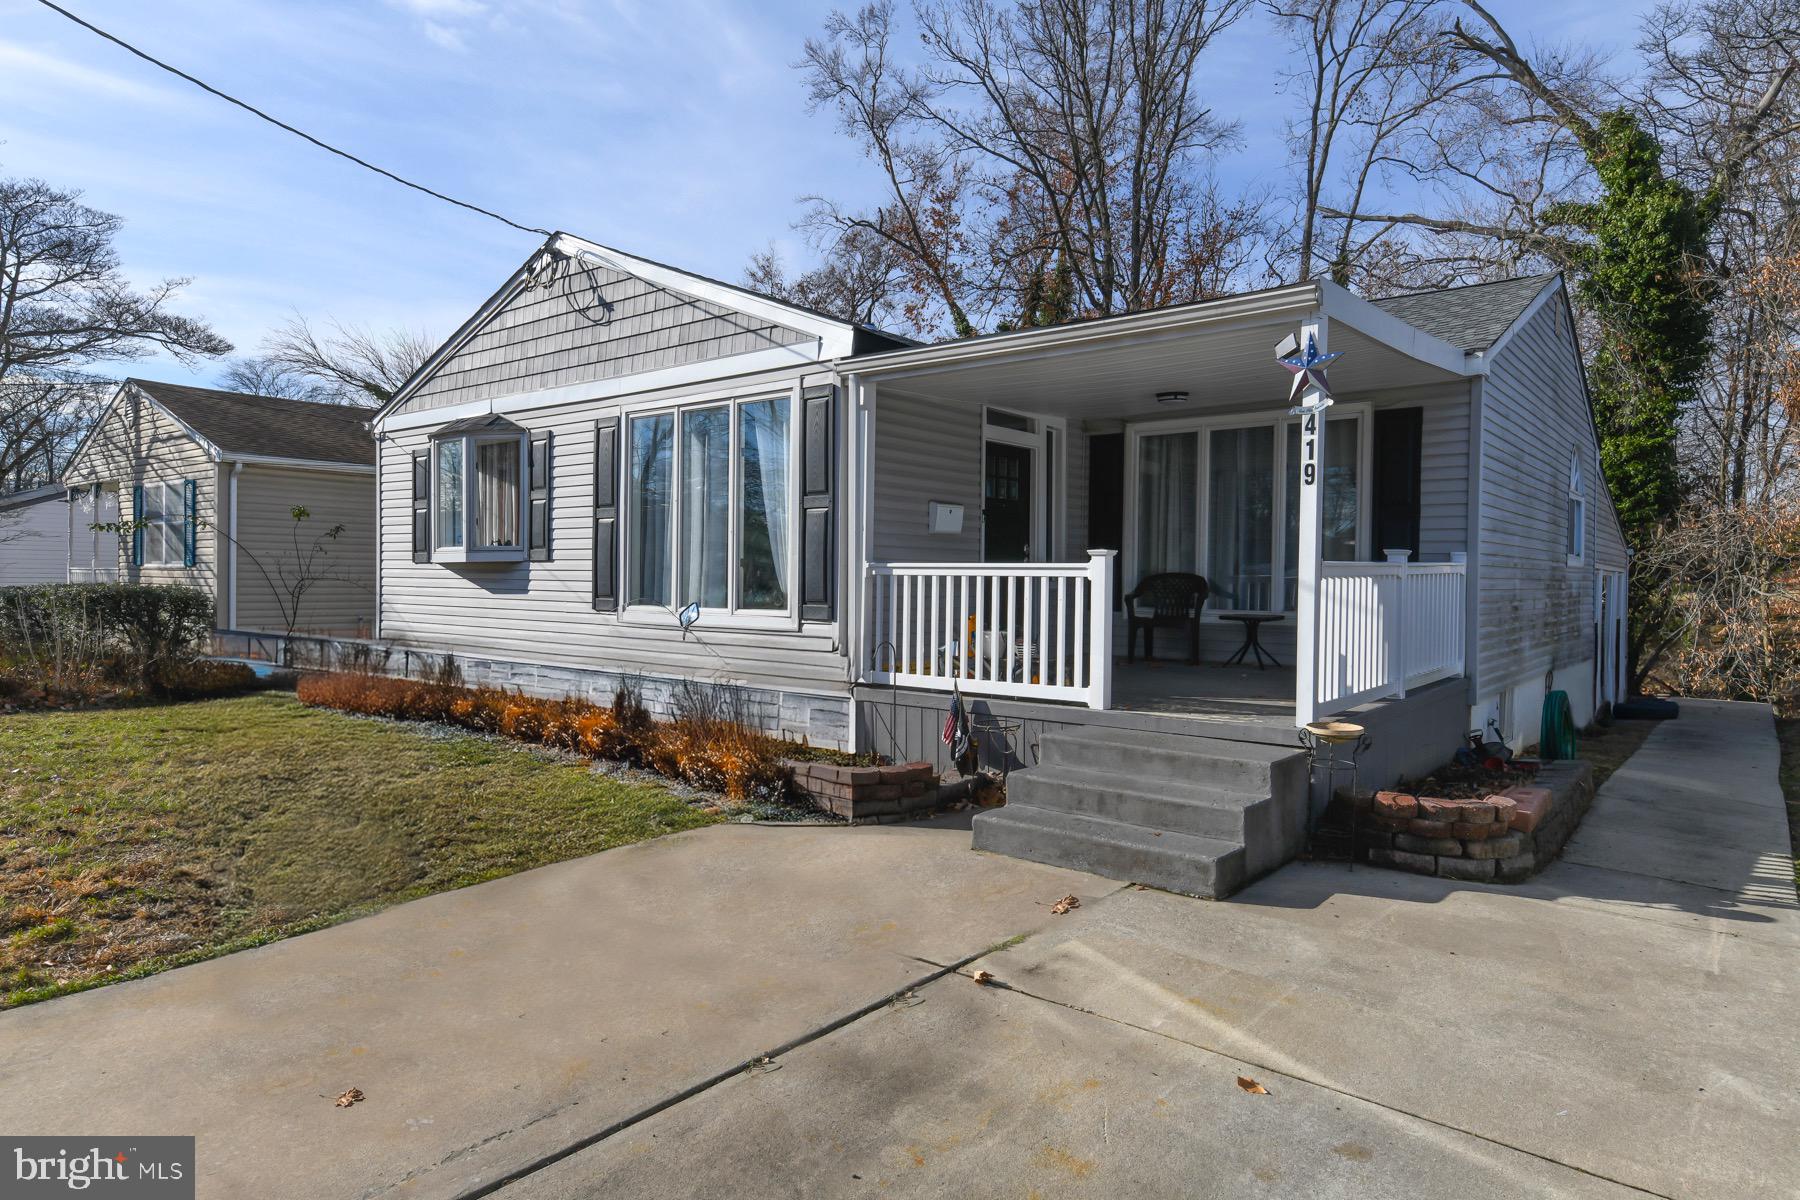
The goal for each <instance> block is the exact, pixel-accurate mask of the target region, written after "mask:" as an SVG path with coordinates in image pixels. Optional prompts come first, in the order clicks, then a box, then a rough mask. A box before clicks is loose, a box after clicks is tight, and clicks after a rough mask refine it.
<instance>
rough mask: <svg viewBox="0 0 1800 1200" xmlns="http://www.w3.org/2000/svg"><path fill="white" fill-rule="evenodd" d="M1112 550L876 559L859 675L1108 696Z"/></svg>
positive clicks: (1071, 696)
mask: <svg viewBox="0 0 1800 1200" xmlns="http://www.w3.org/2000/svg"><path fill="white" fill-rule="evenodd" d="M1115 553H1116V552H1115V551H1112V550H1092V551H1089V558H1088V561H1087V562H1085V563H870V564H869V573H868V586H867V591H866V595H865V608H864V615H865V636H864V639H863V651H862V654H863V662H862V672H861V677H862V681H863V682H865V683H878V684H890V685H894V686H898V687H913V688H928V689H931V690H934V691H943V692H948V691H950V690H951V687H952V686H953V685H954V686H956V687H959V688H960V689H961V690H963V691H965V692H968V693H970V694H973V695H985V696H1029V697H1031V698H1032V699H1035V700H1070V701H1075V702H1077V703H1081V704H1086V705H1087V706H1088V707H1089V708H1105V707H1107V705H1108V704H1109V703H1110V702H1111V700H1112V603H1111V601H1112V573H1113V559H1114V556H1115Z"/></svg>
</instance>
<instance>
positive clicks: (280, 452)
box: [126, 379, 375, 466]
mask: <svg viewBox="0 0 1800 1200" xmlns="http://www.w3.org/2000/svg"><path fill="white" fill-rule="evenodd" d="M126 382H127V383H130V384H131V385H133V386H134V387H137V388H139V389H140V390H142V391H143V392H145V393H146V394H147V395H149V396H150V397H151V398H152V399H154V400H155V401H156V402H157V403H158V404H160V405H162V406H163V407H164V408H166V409H168V410H169V411H170V412H171V413H173V414H174V415H175V417H176V418H177V419H179V420H180V421H181V422H182V423H183V424H185V425H187V426H188V427H189V428H190V429H192V430H193V431H194V432H195V433H198V434H199V435H200V436H201V437H203V438H205V439H206V440H207V441H209V442H211V443H212V444H213V445H215V446H217V447H218V448H219V450H220V452H221V453H223V454H225V455H227V456H229V455H232V454H255V455H261V456H264V457H268V458H296V459H306V460H309V461H313V462H331V463H359V464H366V465H370V466H372V465H374V462H375V435H374V434H373V433H372V432H371V431H370V429H369V418H370V417H371V416H373V415H374V413H373V410H371V409H366V408H355V407H351V406H349V405H344V404H319V403H316V402H314V401H311V400H283V399H279V398H277V397H275V396H254V395H251V394H249V393H248V392H222V391H218V390H216V389H214V388H202V387H189V386H188V385H186V384H179V383H158V382H156V381H155V380H150V379H130V380H127V381H126Z"/></svg>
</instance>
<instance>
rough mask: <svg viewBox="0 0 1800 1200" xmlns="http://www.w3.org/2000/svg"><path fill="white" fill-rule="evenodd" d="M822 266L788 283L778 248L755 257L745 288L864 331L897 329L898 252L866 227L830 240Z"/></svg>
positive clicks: (748, 269)
mask: <svg viewBox="0 0 1800 1200" xmlns="http://www.w3.org/2000/svg"><path fill="white" fill-rule="evenodd" d="M827 240H828V242H829V244H828V246H827V248H826V255H825V259H824V261H823V262H821V263H820V264H819V265H818V266H816V267H814V268H812V269H811V270H809V271H805V272H803V273H801V274H800V275H797V276H793V277H791V278H790V277H789V275H788V274H787V268H786V264H785V263H783V262H782V259H781V255H780V254H779V253H778V252H777V251H776V250H775V248H774V247H773V246H770V247H769V248H768V249H766V250H763V251H761V252H759V253H757V254H753V255H751V256H750V264H749V266H748V267H746V268H745V270H744V285H745V286H746V287H750V288H753V289H755V290H757V291H760V292H763V293H766V294H767V295H771V296H774V297H776V298H777V299H780V300H786V301H788V302H789V303H792V304H800V305H804V306H805V307H807V308H813V309H817V310H818V311H820V312H823V313H829V314H830V315H832V316H834V317H837V318H839V319H841V320H845V321H851V322H854V323H856V324H860V325H882V326H885V325H888V324H891V323H896V322H898V321H899V320H900V319H902V318H901V317H900V314H899V313H898V312H897V311H896V310H895V307H894V297H895V294H896V292H897V291H898V290H899V287H900V284H899V275H900V273H901V272H902V270H903V269H904V268H903V265H902V263H901V256H900V252H899V250H898V249H897V248H896V247H895V246H894V244H893V243H892V242H890V241H888V240H887V239H885V238H882V237H878V236H876V235H874V234H872V233H870V232H869V231H868V230H867V229H864V228H862V227H861V226H852V227H851V228H849V229H846V230H843V231H841V232H835V231H834V232H833V233H832V234H830V235H829V236H828V239H827Z"/></svg>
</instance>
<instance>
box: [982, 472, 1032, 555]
mask: <svg viewBox="0 0 1800 1200" xmlns="http://www.w3.org/2000/svg"><path fill="white" fill-rule="evenodd" d="M1032 457H1033V452H1032V450H1031V448H1030V447H1029V446H1012V445H1008V444H1007V443H1005V442H988V443H987V464H986V472H985V487H984V490H985V494H984V495H983V496H982V507H981V538H982V545H981V557H982V561H984V562H1029V561H1031V496H1032V490H1031V489H1032V480H1031V462H1032Z"/></svg>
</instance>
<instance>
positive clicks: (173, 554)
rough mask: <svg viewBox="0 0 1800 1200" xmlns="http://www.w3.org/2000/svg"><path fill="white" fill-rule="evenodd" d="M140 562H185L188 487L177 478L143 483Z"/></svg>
mask: <svg viewBox="0 0 1800 1200" xmlns="http://www.w3.org/2000/svg"><path fill="white" fill-rule="evenodd" d="M143 496H144V511H143V512H141V513H139V514H137V515H138V516H139V517H141V518H142V519H143V521H144V528H143V539H144V553H143V565H144V566H147V567H181V566H186V565H187V539H188V527H187V488H186V485H185V484H183V483H180V482H176V483H160V482H152V483H146V484H144V487H143Z"/></svg>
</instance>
